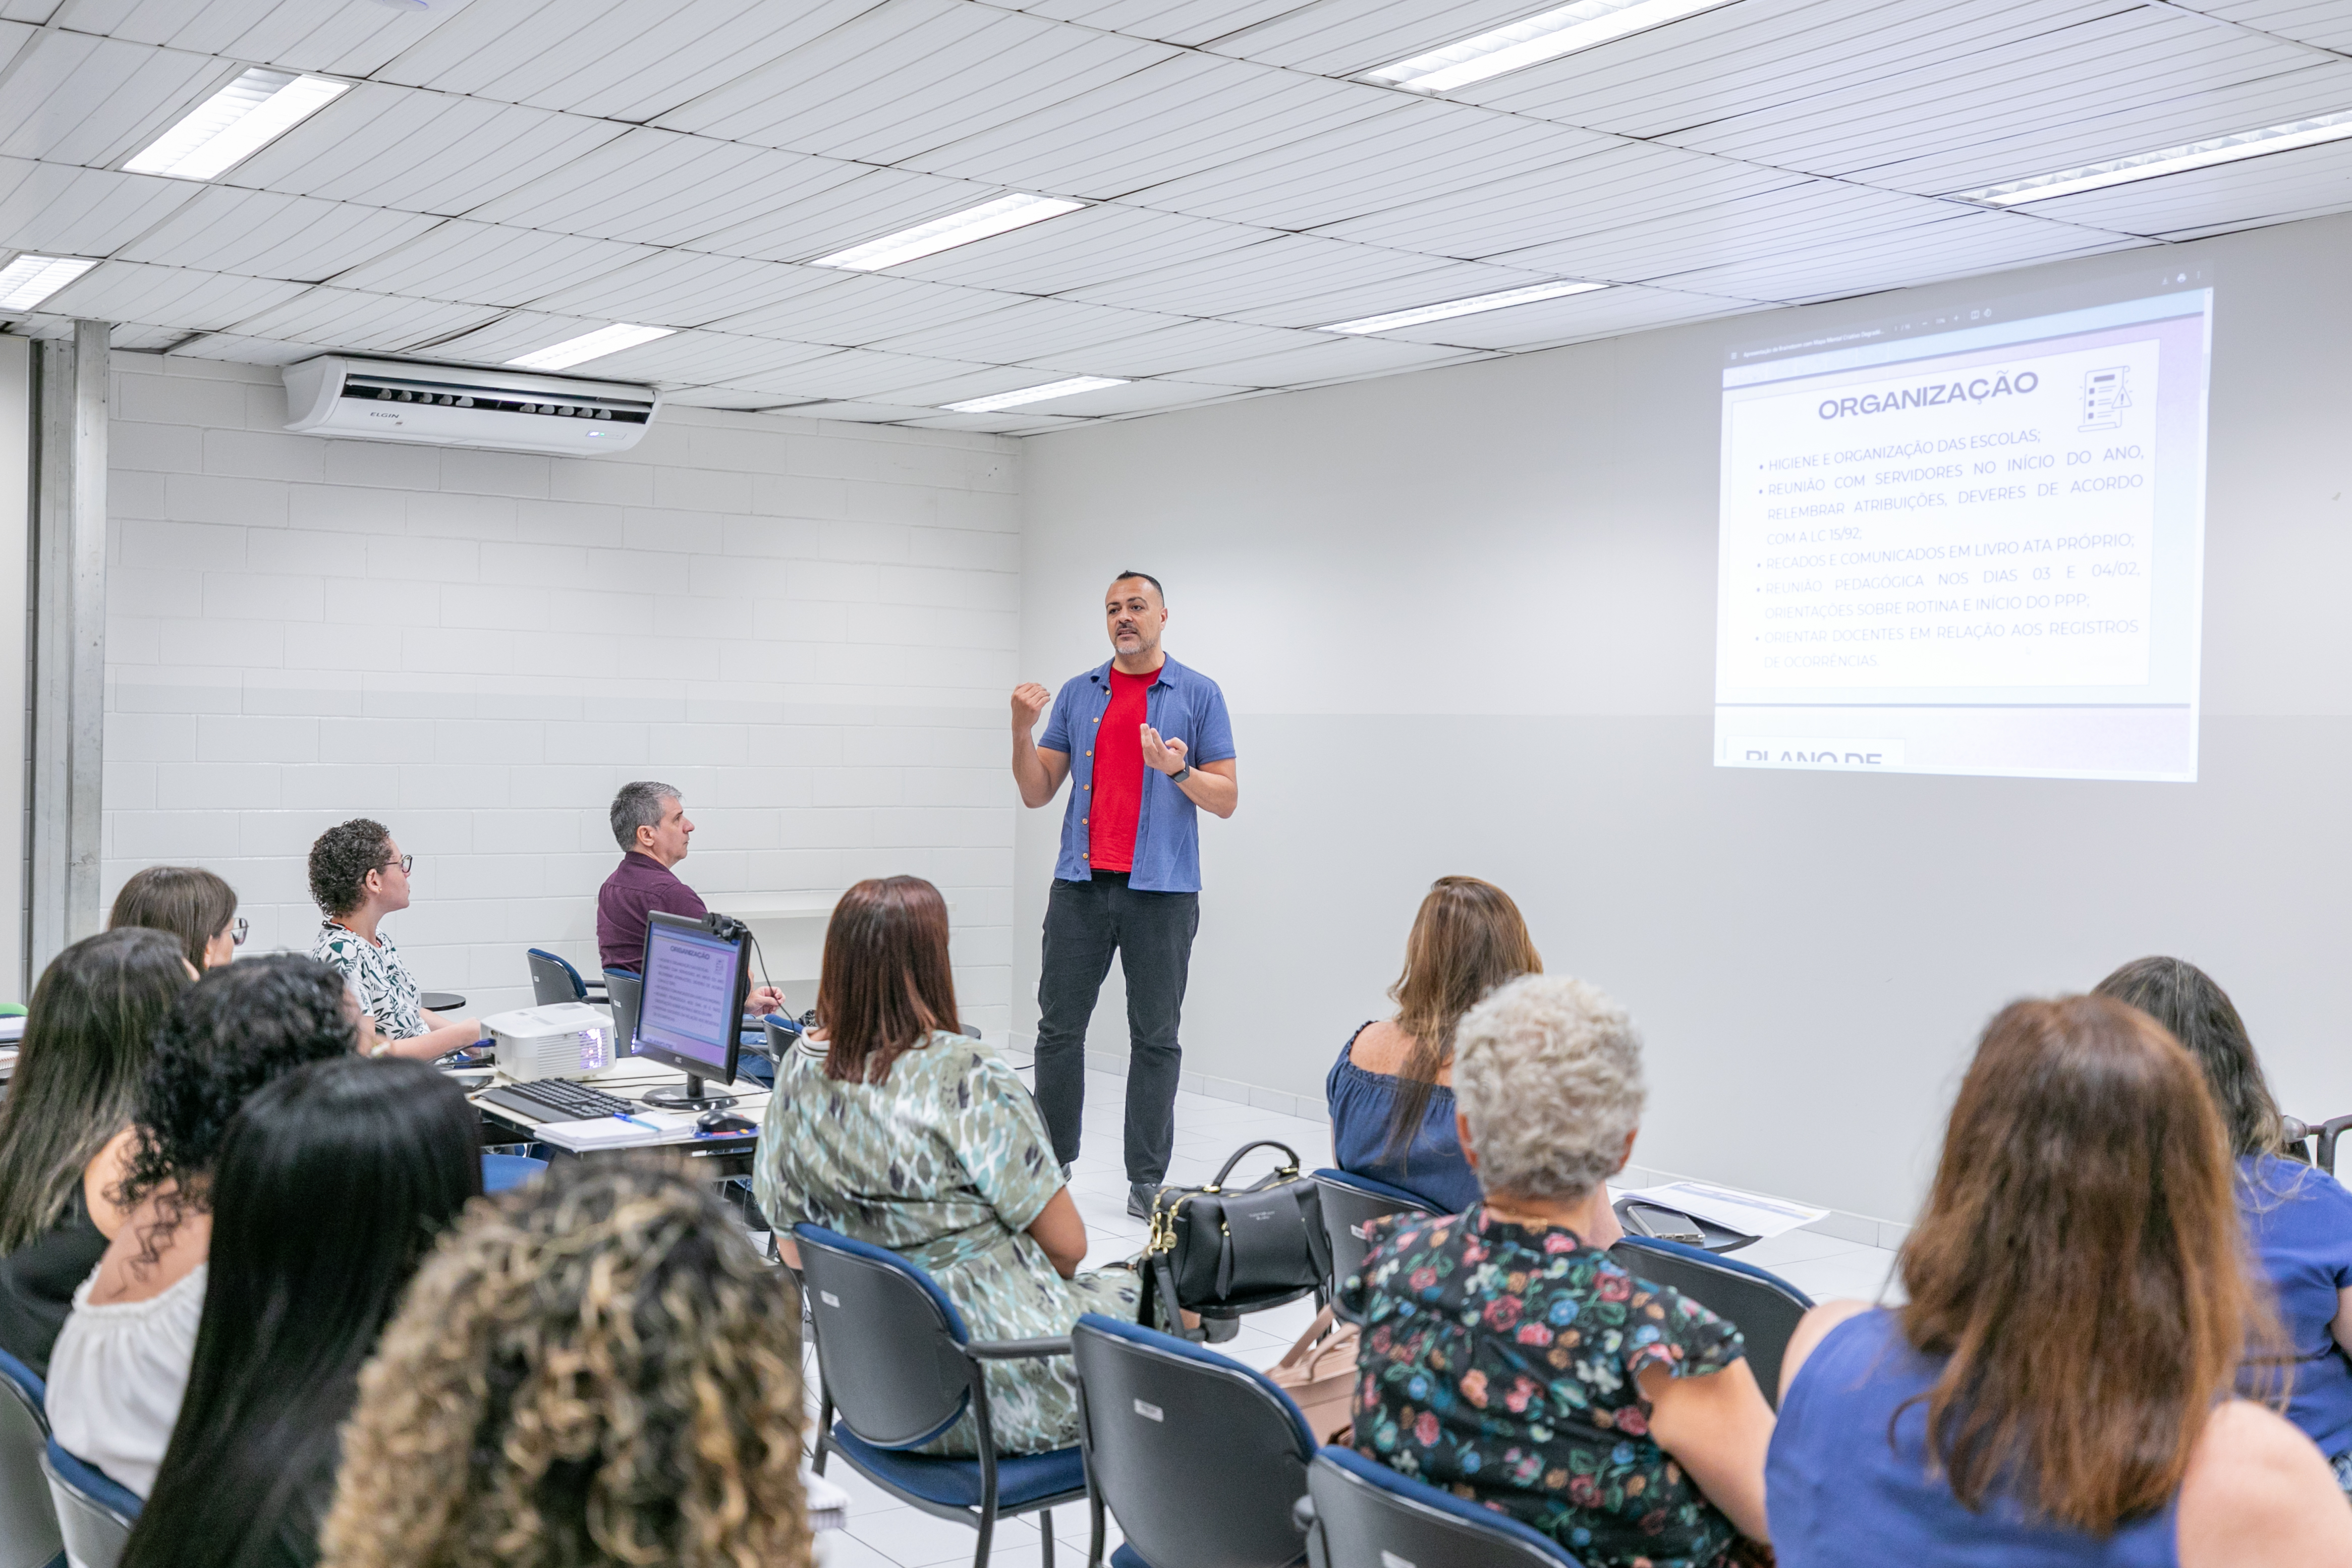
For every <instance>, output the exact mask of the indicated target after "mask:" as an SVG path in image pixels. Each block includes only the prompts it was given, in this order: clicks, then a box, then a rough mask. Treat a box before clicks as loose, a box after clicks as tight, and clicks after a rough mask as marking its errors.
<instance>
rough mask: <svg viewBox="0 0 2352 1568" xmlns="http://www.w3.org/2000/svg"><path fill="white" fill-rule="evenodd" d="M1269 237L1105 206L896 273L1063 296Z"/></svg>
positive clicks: (953, 251)
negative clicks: (1073, 291)
mask: <svg viewBox="0 0 2352 1568" xmlns="http://www.w3.org/2000/svg"><path fill="white" fill-rule="evenodd" d="M1266 237H1267V234H1266V232H1265V230H1263V229H1252V228H1244V227H1243V226H1240V225H1238V224H1228V223H1213V222H1211V221H1209V220H1207V219H1205V218H1195V217H1185V216H1181V215H1180V214H1176V213H1164V212H1150V211H1146V210H1145V209H1143V208H1141V207H1130V206H1122V205H1117V204H1114V203H1109V202H1104V203H1099V204H1097V205H1094V206H1090V207H1081V208H1080V209H1078V210H1077V211H1076V212H1074V213H1065V214H1063V215H1062V216H1059V217H1057V218H1055V219H1053V220H1051V221H1050V222H1046V223H1035V224H1031V225H1030V226H1027V227H1026V228H1016V229H1014V230H1013V231H1012V232H1011V233H1010V234H1000V235H997V236H995V237H992V238H990V239H985V240H982V241H980V242H979V243H977V244H974V245H960V246H957V247H955V248H953V249H951V250H942V251H940V252H939V253H938V254H937V255H935V256H927V257H924V258H922V259H921V260H919V261H911V262H908V264H907V265H905V266H903V267H894V268H891V269H890V270H891V271H892V273H894V274H895V275H897V276H899V277H904V278H927V279H936V280H938V281H940V282H945V283H960V284H962V285H964V286H966V287H968V288H975V289H1004V290H1007V291H1008V292H1012V293H1018V294H1062V293H1066V292H1068V291H1069V290H1071V289H1086V288H1092V287H1095V286H1097V285H1099V284H1104V283H1116V282H1118V280H1119V279H1122V278H1132V277H1134V276H1135V275H1136V274H1137V273H1139V272H1149V271H1153V270H1155V269H1157V268H1162V267H1168V266H1171V265H1177V264H1181V263H1182V262H1186V261H1195V260H1199V259H1200V258H1203V257H1209V256H1216V255H1221V254H1222V253H1223V252H1225V251H1228V250H1236V249H1239V248H1240V247H1243V246H1244V245H1255V244H1256V243H1257V242H1258V241H1259V240H1261V239H1265V238H1266Z"/></svg>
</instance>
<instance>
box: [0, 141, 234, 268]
mask: <svg viewBox="0 0 2352 1568" xmlns="http://www.w3.org/2000/svg"><path fill="white" fill-rule="evenodd" d="M195 194H196V189H195V187H194V186H193V185H190V184H188V183H187V182H186V181H184V180H159V179H155V178H153V177H152V176H151V175H147V174H116V173H114V172H113V171H112V170H110V169H77V168H73V167H71V166H69V165H68V164H63V163H34V162H32V161H31V160H30V159H26V158H0V248H5V249H10V250H46V251H63V252H66V253H67V254H68V255H73V256H108V255H111V254H112V253H113V252H114V251H116V250H117V249H119V248H121V247H122V246H124V245H126V244H128V243H130V242H131V240H132V239H135V238H137V237H139V236H140V235H142V234H144V233H145V232H146V231H147V230H148V229H149V228H151V227H152V226H154V225H155V224H157V223H159V222H162V221H163V218H164V217H166V216H168V215H169V214H170V213H171V211H172V209H173V208H174V207H176V206H179V205H181V204H182V203H184V202H185V201H187V200H188V198H189V197H191V196H193V195H195ZM194 265H201V264H200V263H198V264H194Z"/></svg>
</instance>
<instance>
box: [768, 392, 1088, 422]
mask: <svg viewBox="0 0 2352 1568" xmlns="http://www.w3.org/2000/svg"><path fill="white" fill-rule="evenodd" d="M769 406H770V407H771V408H772V410H773V411H774V412H776V413H779V414H789V415H791V416H793V418H795V419H838V420H841V421H843V422H844V423H845V424H850V425H898V424H912V423H914V422H915V421H916V420H918V419H921V420H923V421H924V423H926V424H929V423H930V420H929V419H928V418H925V416H937V415H938V414H939V410H937V409H935V408H919V407H917V406H915V405H912V404H906V403H866V402H855V403H852V402H829V401H827V400H825V399H823V398H803V399H802V400H800V401H799V402H797V403H788V404H785V405H782V406H781V407H778V406H776V405H769ZM949 417H957V416H949ZM1072 423H1076V421H1072Z"/></svg>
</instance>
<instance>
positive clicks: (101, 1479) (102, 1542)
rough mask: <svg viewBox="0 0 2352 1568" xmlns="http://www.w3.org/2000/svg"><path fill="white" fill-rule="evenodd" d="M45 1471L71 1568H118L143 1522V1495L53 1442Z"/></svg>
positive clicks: (43, 1465)
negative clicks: (124, 1547)
mask: <svg viewBox="0 0 2352 1568" xmlns="http://www.w3.org/2000/svg"><path fill="white" fill-rule="evenodd" d="M41 1468H42V1470H43V1471H44V1472H45V1473H46V1474H47V1476H48V1478H49V1500H50V1501H51V1502H53V1503H55V1504H56V1505H57V1510H58V1533H59V1534H60V1535H62V1536H64V1537H65V1543H66V1561H67V1563H69V1564H70V1565H71V1568H114V1565H115V1563H117V1562H118V1561H120V1560H121V1556H122V1544H123V1542H126V1541H129V1540H130V1539H131V1525H132V1524H133V1523H134V1522H136V1521H137V1520H138V1518H139V1506H140V1504H139V1494H138V1493H136V1492H134V1491H132V1490H131V1489H130V1488H129V1487H126V1486H124V1485H123V1484H122V1483H121V1481H118V1480H116V1479H114V1478H113V1477H111V1476H110V1475H108V1474H107V1473H106V1472H105V1471H104V1470H101V1469H100V1468H98V1467H97V1466H96V1465H92V1464H89V1463H86V1462H84V1461H83V1460H80V1459H77V1458H74V1457H73V1456H72V1455H71V1454H68V1453H67V1452H66V1451H65V1450H64V1449H63V1448H60V1447H58V1440H57V1439H56V1438H55V1437H52V1438H50V1439H49V1444H48V1447H47V1448H45V1449H43V1450H42V1453H41Z"/></svg>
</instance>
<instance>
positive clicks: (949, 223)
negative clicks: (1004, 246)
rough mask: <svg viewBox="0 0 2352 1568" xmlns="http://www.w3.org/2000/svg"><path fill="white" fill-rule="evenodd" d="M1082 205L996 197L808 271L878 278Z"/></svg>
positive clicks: (1050, 199)
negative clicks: (829, 269) (881, 273)
mask: <svg viewBox="0 0 2352 1568" xmlns="http://www.w3.org/2000/svg"><path fill="white" fill-rule="evenodd" d="M1084 205H1087V204H1086V203H1084V202H1068V201H1064V200H1062V199H1061V198H1060V197H1059V196H1032V195H1023V194H1020V193H1018V192H1016V193H1015V194H1013V195H1009V196H999V197H997V198H996V200H994V201H992V202H982V203H981V205H978V206H976V207H966V208H965V209H964V210H963V211H961V212H960V213H950V214H949V215H948V216H945V217H940V218H933V219H932V220H931V221H930V222H929V223H923V224H917V225H916V226H914V227H912V228H906V229H900V230H899V231H898V233H897V234H886V235H884V236H883V237H881V238H879V239H869V240H867V241H866V243H865V244H863V245H853V246H851V247H849V248H848V249H847V250H836V251H835V252H834V253H833V254H832V255H831V256H820V257H818V258H816V259H815V260H814V261H813V262H811V263H810V264H809V265H810V266H812V267H843V268H848V269H849V270H850V271H852V272H876V271H879V270H880V269H881V268H885V267H896V266H898V263H900V262H901V261H912V260H914V259H915V258H917V257H920V256H929V255H931V254H932V253H933V252H935V251H941V250H951V249H953V248H954V247H957V246H959V245H970V244H971V242H972V241H973V240H975V239H986V238H987V237H989V236H991V235H993V234H1003V233H1004V232H1005V231H1007V230H1008V229H1015V228H1020V227H1022V226H1024V225H1026V224H1033V223H1039V222H1042V221H1044V220H1045V219H1046V218H1049V217H1059V216H1062V215H1063V214H1064V213H1067V212H1076V211H1077V210H1078V209H1079V208H1080V207H1082V206H1084Z"/></svg>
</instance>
